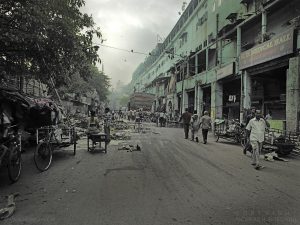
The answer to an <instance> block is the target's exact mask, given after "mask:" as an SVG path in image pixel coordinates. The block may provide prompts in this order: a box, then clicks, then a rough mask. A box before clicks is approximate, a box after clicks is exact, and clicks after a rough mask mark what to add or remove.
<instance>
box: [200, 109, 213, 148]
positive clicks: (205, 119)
mask: <svg viewBox="0 0 300 225" xmlns="http://www.w3.org/2000/svg"><path fill="white" fill-rule="evenodd" d="M200 125H201V128H202V136H203V143H204V144H206V143H207V134H208V130H209V129H210V128H211V118H210V117H209V115H208V112H207V111H204V116H202V117H201V118H200Z"/></svg>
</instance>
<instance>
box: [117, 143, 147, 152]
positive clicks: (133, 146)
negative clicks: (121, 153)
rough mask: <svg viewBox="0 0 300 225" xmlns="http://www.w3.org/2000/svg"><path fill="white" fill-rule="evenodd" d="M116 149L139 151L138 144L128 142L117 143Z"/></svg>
mask: <svg viewBox="0 0 300 225" xmlns="http://www.w3.org/2000/svg"><path fill="white" fill-rule="evenodd" d="M118 150H127V152H134V151H141V147H140V146H139V145H138V144H128V143H126V142H122V143H119V145H118Z"/></svg>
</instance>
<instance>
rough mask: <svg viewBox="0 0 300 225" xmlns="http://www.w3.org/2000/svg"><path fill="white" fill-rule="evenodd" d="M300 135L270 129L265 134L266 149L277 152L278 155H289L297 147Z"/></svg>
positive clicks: (264, 146)
mask: <svg viewBox="0 0 300 225" xmlns="http://www.w3.org/2000/svg"><path fill="white" fill-rule="evenodd" d="M299 137H300V134H299V133H296V132H289V131H284V130H279V129H273V128H272V129H269V130H267V131H266V132H265V142H264V145H263V148H264V149H270V150H272V151H275V152H276V153H277V154H278V155H281V156H286V155H289V154H290V153H291V152H292V151H293V150H294V149H296V147H297V143H299V141H300V138H299Z"/></svg>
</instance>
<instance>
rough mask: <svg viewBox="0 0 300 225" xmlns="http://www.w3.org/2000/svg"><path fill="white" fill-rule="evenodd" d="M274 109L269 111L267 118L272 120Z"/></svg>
mask: <svg viewBox="0 0 300 225" xmlns="http://www.w3.org/2000/svg"><path fill="white" fill-rule="evenodd" d="M272 119H273V118H272V111H271V110H269V113H268V114H267V115H266V117H265V120H272Z"/></svg>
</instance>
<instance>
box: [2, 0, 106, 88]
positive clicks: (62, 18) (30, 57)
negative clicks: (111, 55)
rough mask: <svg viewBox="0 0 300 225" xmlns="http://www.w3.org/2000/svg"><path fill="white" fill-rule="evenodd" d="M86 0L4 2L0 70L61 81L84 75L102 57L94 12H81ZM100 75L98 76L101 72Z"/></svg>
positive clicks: (56, 81) (86, 74)
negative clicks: (97, 39) (95, 43)
mask: <svg viewBox="0 0 300 225" xmlns="http://www.w3.org/2000/svg"><path fill="white" fill-rule="evenodd" d="M84 4H85V2H84V0H4V1H1V2H0V70H1V71H4V73H5V74H6V75H7V76H11V75H17V76H33V77H35V78H38V79H40V80H42V81H43V82H45V83H47V81H49V78H50V76H51V77H53V78H54V81H55V85H56V86H57V87H59V86H63V85H66V84H67V83H68V82H70V80H71V79H72V78H73V77H74V76H79V77H85V79H86V80H87V79H88V78H87V76H88V75H90V73H86V71H88V70H89V69H90V67H91V64H95V63H96V62H97V61H99V60H100V59H99V56H98V54H97V50H98V48H97V47H92V45H93V44H92V40H93V37H94V36H97V37H98V38H100V39H101V32H100V30H99V29H98V28H95V24H94V22H93V18H92V17H91V16H88V15H87V14H83V13H82V12H80V8H81V7H82V6H83V5H84ZM97 79H98V78H97Z"/></svg>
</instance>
